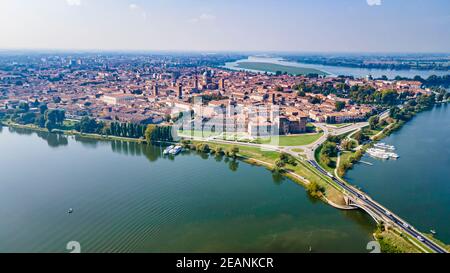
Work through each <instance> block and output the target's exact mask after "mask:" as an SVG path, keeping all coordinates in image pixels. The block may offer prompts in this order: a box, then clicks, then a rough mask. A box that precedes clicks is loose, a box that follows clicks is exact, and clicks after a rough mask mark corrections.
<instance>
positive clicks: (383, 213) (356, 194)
mask: <svg viewBox="0 0 450 273" xmlns="http://www.w3.org/2000/svg"><path fill="white" fill-rule="evenodd" d="M308 162H309V163H310V164H311V165H312V166H313V167H314V168H315V169H316V170H318V171H319V172H321V173H322V174H324V175H326V176H328V177H330V178H331V179H332V180H333V181H334V182H335V183H337V184H338V185H339V186H340V187H341V188H342V189H344V190H345V191H347V192H348V194H347V195H348V197H350V198H351V199H352V201H353V202H354V203H356V204H357V205H359V206H363V207H364V208H365V209H369V210H370V211H371V213H370V214H371V215H372V217H373V216H374V215H375V216H378V217H380V219H378V220H382V221H385V220H389V221H390V222H391V223H392V224H394V225H395V226H397V227H398V228H400V229H401V230H402V231H404V232H406V233H408V234H409V235H411V236H412V237H414V238H416V239H417V240H419V241H420V242H421V243H423V244H424V245H426V246H427V247H428V248H430V249H431V250H433V251H434V252H436V253H447V251H446V250H445V249H443V248H442V247H441V246H439V245H438V244H436V243H435V242H433V241H431V240H430V239H428V238H427V237H425V236H424V235H423V234H421V233H420V232H419V231H417V230H416V229H415V228H414V227H412V226H411V225H410V224H408V223H407V222H406V221H405V220H403V219H401V218H400V217H398V216H397V215H395V214H393V213H392V212H390V211H389V210H387V209H386V208H384V207H383V206H382V205H380V204H379V203H377V202H375V201H373V200H372V199H371V198H369V197H368V196H367V195H366V194H364V193H362V192H361V191H359V190H357V189H356V188H354V187H352V186H350V185H348V184H347V183H344V182H342V181H341V180H339V179H337V178H336V177H334V176H333V175H331V174H329V173H328V172H327V171H325V170H324V169H323V168H322V167H321V166H320V165H319V164H318V163H317V162H316V161H314V160H308Z"/></svg>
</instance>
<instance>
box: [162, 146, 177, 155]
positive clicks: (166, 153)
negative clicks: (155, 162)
mask: <svg viewBox="0 0 450 273" xmlns="http://www.w3.org/2000/svg"><path fill="white" fill-rule="evenodd" d="M174 148H175V146H173V145H171V146H169V147H167V148H166V149H165V150H164V152H163V154H164V155H168V154H170V153H171V152H172V150H173V149H174Z"/></svg>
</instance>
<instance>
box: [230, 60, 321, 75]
mask: <svg viewBox="0 0 450 273" xmlns="http://www.w3.org/2000/svg"><path fill="white" fill-rule="evenodd" d="M237 67H238V68H244V69H251V70H258V71H263V72H266V71H267V72H271V73H276V72H277V71H281V73H288V74H290V75H308V74H318V75H322V76H326V75H328V74H327V73H325V72H323V71H320V70H317V69H314V68H306V67H296V66H286V65H279V64H272V63H259V62H242V63H238V65H237Z"/></svg>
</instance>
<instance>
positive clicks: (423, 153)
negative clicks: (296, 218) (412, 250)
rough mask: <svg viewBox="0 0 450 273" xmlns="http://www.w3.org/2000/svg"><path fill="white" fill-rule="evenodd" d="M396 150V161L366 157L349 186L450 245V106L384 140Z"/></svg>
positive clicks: (419, 118)
mask: <svg viewBox="0 0 450 273" xmlns="http://www.w3.org/2000/svg"><path fill="white" fill-rule="evenodd" d="M383 142H386V143H388V144H390V145H394V146H395V147H396V148H397V153H398V154H399V155H400V156H401V158H400V159H399V160H396V161H379V160H374V159H372V158H370V157H368V156H365V157H364V158H363V161H369V162H372V163H374V166H368V165H364V164H358V165H356V166H355V168H354V169H353V170H350V171H349V172H348V174H347V179H348V181H349V182H350V183H352V184H356V185H358V186H360V187H361V188H362V189H363V190H364V191H366V192H367V193H368V194H369V195H370V196H372V197H373V198H374V199H376V200H377V201H379V202H380V203H381V204H383V205H385V206H386V207H388V208H389V209H391V210H392V211H394V212H395V213H396V214H398V215H399V216H401V217H402V218H404V219H405V220H407V221H409V222H410V223H411V224H413V225H414V226H415V227H416V228H418V229H419V230H421V231H423V232H426V233H430V230H431V229H435V230H436V231H437V232H438V234H437V237H438V238H439V239H441V240H443V241H444V242H446V243H450V105H442V106H438V107H436V108H434V109H433V110H432V111H427V112H423V113H421V114H419V115H418V116H417V117H415V118H414V119H413V120H412V121H410V122H408V123H406V125H405V126H404V127H403V128H402V129H400V131H397V132H395V133H393V134H392V135H391V136H390V137H388V138H386V139H384V140H383Z"/></svg>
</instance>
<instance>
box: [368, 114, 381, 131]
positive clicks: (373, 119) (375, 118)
mask: <svg viewBox="0 0 450 273" xmlns="http://www.w3.org/2000/svg"><path fill="white" fill-rule="evenodd" d="M379 122H380V117H379V116H373V117H371V118H370V119H369V126H370V129H371V130H375V129H377V126H378V123H379Z"/></svg>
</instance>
